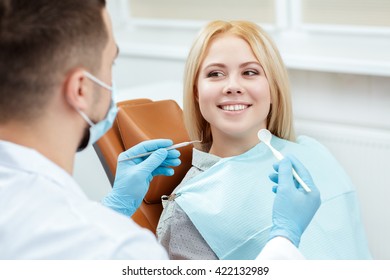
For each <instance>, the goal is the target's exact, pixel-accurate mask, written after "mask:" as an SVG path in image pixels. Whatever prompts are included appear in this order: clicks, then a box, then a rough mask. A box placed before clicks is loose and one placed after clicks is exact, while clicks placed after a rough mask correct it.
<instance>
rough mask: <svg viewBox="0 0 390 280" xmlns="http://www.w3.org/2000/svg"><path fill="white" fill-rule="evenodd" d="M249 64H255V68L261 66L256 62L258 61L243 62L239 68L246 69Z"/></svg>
mask: <svg viewBox="0 0 390 280" xmlns="http://www.w3.org/2000/svg"><path fill="white" fill-rule="evenodd" d="M251 64H256V65H257V66H260V67H262V66H261V64H260V63H259V62H258V61H248V62H244V63H242V64H241V65H240V68H244V67H247V66H248V65H251Z"/></svg>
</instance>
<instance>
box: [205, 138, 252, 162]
mask: <svg viewBox="0 0 390 280" xmlns="http://www.w3.org/2000/svg"><path fill="white" fill-rule="evenodd" d="M258 143H259V140H258V139H257V137H256V136H255V137H251V138H250V139H247V138H233V137H229V138H228V137H214V135H213V144H212V145H211V148H210V151H209V153H210V154H213V155H216V156H219V157H223V158H224V157H231V156H237V155H241V154H243V153H245V152H247V151H248V150H250V149H252V148H253V147H254V146H256V145H257V144H258Z"/></svg>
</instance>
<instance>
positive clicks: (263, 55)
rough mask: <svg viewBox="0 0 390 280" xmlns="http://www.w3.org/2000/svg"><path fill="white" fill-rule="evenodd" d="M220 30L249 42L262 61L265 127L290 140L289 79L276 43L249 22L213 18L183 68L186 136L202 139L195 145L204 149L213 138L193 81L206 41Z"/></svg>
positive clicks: (292, 134) (193, 47)
mask: <svg viewBox="0 0 390 280" xmlns="http://www.w3.org/2000/svg"><path fill="white" fill-rule="evenodd" d="M221 34H232V35H236V36H239V37H240V38H242V39H244V40H245V41H246V42H247V43H248V44H249V46H250V47H251V49H252V51H253V53H254V55H255V57H256V58H257V60H258V61H259V63H260V64H261V65H262V67H263V69H264V72H265V75H266V76H267V79H268V83H269V86H270V92H271V100H272V106H271V110H270V112H269V115H268V119H267V128H268V130H270V131H271V133H272V134H274V135H276V136H278V137H280V138H283V139H287V140H290V141H294V140H295V133H294V128H293V123H292V106H291V95H290V86H289V80H288V75H287V71H286V68H285V66H284V63H283V60H282V58H281V56H280V54H279V51H278V49H277V48H276V45H275V44H274V43H273V41H272V39H271V38H270V37H269V35H268V34H267V33H266V32H265V31H264V30H263V29H262V28H260V27H259V26H258V25H256V24H254V23H252V22H248V21H229V22H227V21H221V20H216V21H212V22H210V23H209V24H207V25H206V26H205V27H204V28H203V29H202V30H201V31H200V33H199V35H198V37H197V38H196V39H195V41H194V43H193V45H192V47H191V50H190V53H189V55H188V58H187V62H186V66H185V72H184V96H183V110H184V122H185V125H186V128H187V130H188V133H189V135H190V138H191V139H203V143H204V144H202V145H198V146H196V147H197V148H198V149H200V150H203V151H206V152H208V151H209V149H210V147H211V144H212V142H213V138H212V134H211V129H210V124H209V123H208V122H207V121H206V120H205V119H204V118H203V116H202V114H201V112H200V108H199V104H198V101H197V99H196V96H197V85H196V81H197V80H198V75H199V68H200V66H201V64H202V62H203V60H204V58H205V56H206V52H207V49H208V47H209V45H210V43H211V42H212V40H213V39H214V38H215V37H216V36H218V35H221Z"/></svg>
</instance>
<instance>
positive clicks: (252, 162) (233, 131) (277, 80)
mask: <svg viewBox="0 0 390 280" xmlns="http://www.w3.org/2000/svg"><path fill="white" fill-rule="evenodd" d="M184 118H185V122H186V126H187V129H188V132H189V135H190V137H191V139H202V140H203V142H202V143H201V144H199V145H198V146H196V147H195V149H194V150H193V162H192V164H193V167H192V168H191V169H190V170H189V172H188V173H187V175H186V177H185V178H184V179H183V181H182V183H181V184H180V185H179V186H178V187H177V188H176V189H175V191H174V192H173V193H172V194H171V195H170V196H169V197H164V198H163V205H164V211H163V213H162V216H161V218H160V222H159V225H158V228H157V235H158V239H159V241H160V242H161V244H162V245H163V246H164V247H165V248H166V249H167V251H168V253H169V255H170V258H172V259H252V258H254V257H255V256H257V254H258V253H259V251H260V250H261V248H262V246H264V245H265V243H266V242H267V239H268V238H269V232H270V229H271V227H272V221H271V216H272V214H271V213H272V203H273V199H274V196H273V193H272V192H270V188H272V182H271V181H270V180H269V178H268V174H270V173H271V172H272V171H273V170H272V165H273V163H274V162H275V159H274V158H273V156H272V153H271V152H270V151H269V150H268V149H267V147H266V146H265V145H264V144H263V143H259V140H258V138H257V132H258V131H259V130H260V129H262V128H267V129H268V130H269V131H270V132H271V133H272V134H273V135H274V137H273V140H272V144H273V145H274V146H275V147H276V148H277V149H279V150H281V151H282V153H284V154H293V155H295V156H296V157H297V158H298V159H299V161H301V162H302V163H303V164H304V165H305V166H306V167H307V169H308V170H309V172H310V173H311V174H312V176H313V179H314V182H315V183H316V185H317V187H318V188H319V190H320V192H321V198H322V206H321V207H320V209H319V210H318V212H317V214H316V216H314V219H313V221H312V223H311V224H310V225H309V227H308V228H307V230H306V231H305V234H304V235H303V236H302V240H301V242H300V240H295V242H293V243H294V244H295V245H296V246H298V245H299V244H300V250H301V251H302V253H303V255H305V257H307V258H312V259H366V258H370V253H369V250H368V247H367V242H366V239H365V234H364V230H363V226H362V223H361V220H360V216H359V209H358V202H357V198H356V192H355V190H354V188H353V186H352V184H351V182H350V180H349V179H348V177H347V176H346V174H345V173H344V171H343V170H342V168H341V167H340V165H339V164H338V163H337V162H336V160H335V159H334V158H333V157H332V156H331V155H330V154H329V152H328V151H327V150H326V149H325V148H324V147H323V146H322V145H321V144H319V143H318V142H316V141H315V140H314V139H311V138H309V137H305V136H302V137H298V139H296V138H295V134H294V128H293V117H292V109H291V97H290V88H289V82H288V76H287V72H286V69H285V66H284V64H283V61H282V59H281V57H280V54H279V52H278V50H277V48H276V46H275V44H274V43H273V42H272V40H271V38H270V37H269V36H268V35H267V34H266V33H265V32H264V31H263V30H262V29H261V28H260V27H259V26H257V25H256V24H253V23H251V22H246V21H232V22H225V21H213V22H210V23H209V24H208V25H207V26H205V28H204V29H203V30H202V31H201V32H200V34H199V35H198V37H197V38H196V40H195V42H194V44H193V46H192V48H191V51H190V53H189V56H188V59H187V63H186V69H185V77H184ZM271 179H273V180H274V181H276V180H275V177H273V178H271ZM302 211H303V210H302Z"/></svg>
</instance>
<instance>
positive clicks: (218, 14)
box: [128, 0, 276, 24]
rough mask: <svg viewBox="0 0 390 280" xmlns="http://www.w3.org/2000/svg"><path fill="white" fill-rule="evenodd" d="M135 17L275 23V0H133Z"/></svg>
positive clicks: (130, 7)
mask: <svg viewBox="0 0 390 280" xmlns="http://www.w3.org/2000/svg"><path fill="white" fill-rule="evenodd" d="M128 7H129V13H130V16H131V17H132V18H135V19H160V20H201V21H206V20H212V19H224V20H235V19H246V20H251V21H255V22H259V23H265V24H275V23H276V7H275V1H274V0H240V1H237V0H213V1H210V0H196V1H195V0H164V1H158V0H129V5H128Z"/></svg>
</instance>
